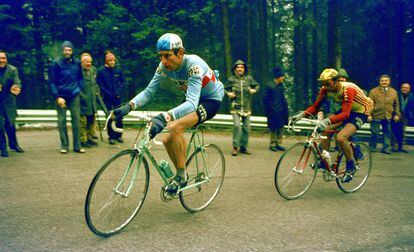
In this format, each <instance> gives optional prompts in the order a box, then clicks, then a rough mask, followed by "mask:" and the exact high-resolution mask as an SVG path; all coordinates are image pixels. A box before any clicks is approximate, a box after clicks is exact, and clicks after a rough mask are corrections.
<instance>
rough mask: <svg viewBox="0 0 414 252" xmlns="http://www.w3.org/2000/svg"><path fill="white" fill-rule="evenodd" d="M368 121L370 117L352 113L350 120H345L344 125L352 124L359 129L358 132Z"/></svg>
mask: <svg viewBox="0 0 414 252" xmlns="http://www.w3.org/2000/svg"><path fill="white" fill-rule="evenodd" d="M339 113H341V111H337V112H336V113H335V114H339ZM367 120H368V116H367V115H366V114H362V113H357V112H351V113H350V114H349V118H348V119H346V120H344V123H343V125H345V124H347V123H351V124H353V125H354V126H355V128H357V130H359V129H361V126H362V125H364V123H366V122H367Z"/></svg>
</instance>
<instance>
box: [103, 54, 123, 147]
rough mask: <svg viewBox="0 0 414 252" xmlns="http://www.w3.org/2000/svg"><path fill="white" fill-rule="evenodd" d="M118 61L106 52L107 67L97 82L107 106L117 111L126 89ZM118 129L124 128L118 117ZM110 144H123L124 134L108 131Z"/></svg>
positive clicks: (120, 118)
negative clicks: (116, 142)
mask: <svg viewBox="0 0 414 252" xmlns="http://www.w3.org/2000/svg"><path fill="white" fill-rule="evenodd" d="M116 62H117V59H116V56H115V54H114V53H113V52H111V51H106V53H105V65H104V67H102V68H101V69H100V70H99V71H98V74H97V77H96V82H97V83H98V85H99V88H100V89H101V95H102V98H103V100H104V103H105V106H106V108H107V109H108V110H113V109H116V108H117V107H119V106H120V105H121V102H122V92H123V89H124V88H125V78H124V74H123V72H122V70H121V69H120V68H119V67H117V64H116ZM115 123H116V127H117V128H123V124H122V117H117V119H116V122H115ZM108 136H109V144H115V141H118V142H119V143H123V139H122V133H119V132H115V131H113V130H112V129H111V128H109V129H108Z"/></svg>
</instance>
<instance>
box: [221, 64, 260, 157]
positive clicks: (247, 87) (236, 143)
mask: <svg viewBox="0 0 414 252" xmlns="http://www.w3.org/2000/svg"><path fill="white" fill-rule="evenodd" d="M232 72H233V75H232V76H230V77H229V79H228V81H227V85H226V86H225V93H226V95H227V96H228V97H229V98H230V103H231V105H230V106H231V108H230V113H231V114H232V115H233V150H232V153H231V154H232V155H233V156H237V153H238V152H239V151H240V153H242V154H247V155H250V154H251V153H250V152H249V151H248V150H247V146H248V144H249V135H250V115H251V114H252V96H253V94H255V93H257V92H258V91H259V84H257V82H256V81H255V80H254V79H253V77H252V76H250V75H248V74H247V65H246V63H244V61H242V60H237V61H236V63H234V65H233V68H232Z"/></svg>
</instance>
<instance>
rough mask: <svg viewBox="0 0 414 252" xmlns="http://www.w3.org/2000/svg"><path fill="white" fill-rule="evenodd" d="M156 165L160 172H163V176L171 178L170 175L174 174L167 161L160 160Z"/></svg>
mask: <svg viewBox="0 0 414 252" xmlns="http://www.w3.org/2000/svg"><path fill="white" fill-rule="evenodd" d="M158 167H159V168H160V170H161V172H162V173H163V174H164V177H165V178H167V179H169V178H172V176H174V173H173V172H172V171H171V167H170V164H169V163H168V162H167V161H165V160H161V161H160V164H159V166H158Z"/></svg>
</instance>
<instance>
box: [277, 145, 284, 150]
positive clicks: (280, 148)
mask: <svg viewBox="0 0 414 252" xmlns="http://www.w3.org/2000/svg"><path fill="white" fill-rule="evenodd" d="M276 149H278V150H280V151H285V150H286V148H285V147H283V146H281V145H278V146H276Z"/></svg>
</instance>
